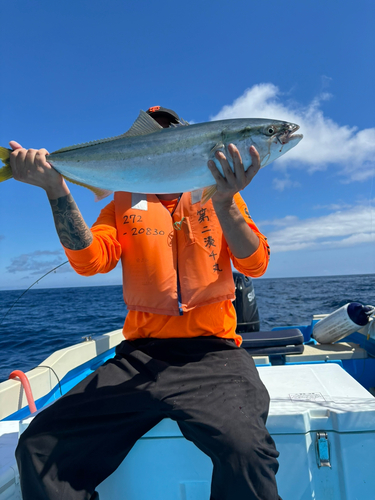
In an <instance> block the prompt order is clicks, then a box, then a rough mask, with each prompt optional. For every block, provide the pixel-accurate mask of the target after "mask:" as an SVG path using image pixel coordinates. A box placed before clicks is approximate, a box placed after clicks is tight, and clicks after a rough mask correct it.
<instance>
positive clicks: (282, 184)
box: [272, 174, 301, 191]
mask: <svg viewBox="0 0 375 500" xmlns="http://www.w3.org/2000/svg"><path fill="white" fill-rule="evenodd" d="M272 184H273V187H274V189H277V191H284V189H286V188H291V187H300V186H301V184H300V183H299V182H296V181H292V180H291V179H290V177H289V175H288V174H286V175H285V176H284V178H283V179H279V178H277V177H275V178H274V179H273V180H272Z"/></svg>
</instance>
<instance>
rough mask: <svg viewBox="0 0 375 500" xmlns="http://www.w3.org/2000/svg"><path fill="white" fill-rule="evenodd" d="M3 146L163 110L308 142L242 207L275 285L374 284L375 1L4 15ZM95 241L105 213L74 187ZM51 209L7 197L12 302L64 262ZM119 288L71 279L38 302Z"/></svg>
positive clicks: (67, 5) (6, 187) (8, 187)
mask: <svg viewBox="0 0 375 500" xmlns="http://www.w3.org/2000/svg"><path fill="white" fill-rule="evenodd" d="M0 15H1V18H2V19H7V20H9V21H11V22H6V23H2V36H1V41H0V53H1V62H2V76H1V79H0V145H1V146H4V147H7V145H8V142H9V141H10V140H16V141H18V142H19V143H21V144H22V145H23V146H24V147H26V148H41V147H45V148H46V149H47V150H48V151H50V152H52V151H54V150H56V149H59V148H61V147H65V146H70V145H72V144H77V143H81V142H86V141H91V140H96V139H101V138H103V137H111V136H116V135H119V134H121V133H123V132H125V131H126V130H128V129H129V128H130V126H131V125H132V123H133V121H134V120H135V118H136V117H137V116H138V113H139V110H140V109H143V110H145V109H147V108H148V107H150V106H155V105H161V106H164V107H167V108H171V109H174V110H176V112H177V113H178V114H179V115H180V116H182V117H183V118H184V119H185V120H187V121H190V122H194V123H198V122H207V121H210V120H219V119H227V118H245V117H246V118H274V119H278V120H287V121H292V122H295V123H297V124H299V125H300V127H301V130H300V131H301V133H303V135H304V139H303V140H302V141H301V143H300V144H299V145H298V146H297V147H296V148H294V149H293V150H292V151H291V152H289V153H288V154H286V155H285V156H284V157H282V158H280V159H278V160H277V161H275V162H274V163H273V164H271V165H269V166H267V167H266V168H264V169H262V170H261V171H260V172H259V173H258V174H257V176H256V177H255V178H254V180H253V181H252V182H251V184H250V185H249V186H248V187H247V188H246V189H245V190H244V191H243V192H242V195H243V197H244V199H245V201H246V203H247V205H248V207H249V211H250V214H251V216H252V217H253V219H254V221H255V222H256V224H257V225H258V226H259V228H260V230H261V231H262V232H263V233H264V234H265V235H266V236H267V237H268V241H269V243H270V247H271V260H270V264H269V268H268V270H267V272H266V274H265V276H264V277H265V278H282V277H299V276H327V275H345V274H368V273H375V182H374V177H375V122H374V117H375V97H374V84H375V61H374V54H375V30H374V19H375V2H374V1H373V0H356V1H354V0H353V1H352V0H337V1H336V0H314V1H310V0H304V1H296V0H290V1H288V2H280V1H279V0H277V1H276V0H268V1H267V2H265V1H256V2H255V1H250V0H246V1H242V0H230V1H229V0H228V1H226V0H215V1H212V0H207V1H205V2H203V1H202V0H199V1H196V0H189V2H180V1H176V0H174V1H169V0H165V1H164V0H159V1H157V2H156V1H151V0H149V1H146V0H137V1H130V0H129V1H125V0H122V1H119V0H106V1H105V2H103V1H97V0H90V1H88V0H74V2H73V1H72V0H65V1H64V2H50V1H48V0H34V1H33V2H29V1H27V0H13V1H12V2H2V3H1V7H0ZM70 188H71V192H72V194H73V196H74V198H75V200H76V202H77V204H78V206H79V208H80V210H81V212H82V215H83V217H84V219H85V220H86V222H87V223H88V224H89V225H91V224H92V223H93V222H94V221H95V220H96V217H97V215H98V214H99V211H100V210H101V208H103V207H104V206H105V205H106V203H108V201H109V199H108V198H107V199H106V200H103V201H101V202H95V201H94V197H93V195H92V193H91V192H89V191H88V190H86V189H84V188H82V187H79V186H75V185H70ZM65 260H66V259H65V255H64V252H63V251H62V248H61V245H60V243H59V240H58V237H57V235H56V232H55V229H54V224H53V218H52V215H51V210H50V207H49V202H48V199H47V197H46V194H45V193H44V192H43V191H42V190H41V189H40V188H36V187H34V186H29V185H26V184H22V183H20V182H17V181H15V180H13V179H12V180H9V181H6V182H4V183H2V184H0V289H3V290H5V289H26V288H28V287H29V286H30V285H31V284H32V283H33V282H35V281H37V280H38V279H40V278H41V277H42V276H43V275H44V274H45V273H47V272H48V271H50V270H51V269H53V268H54V267H55V266H58V265H59V264H61V263H63V262H64V261H65ZM120 283H121V270H120V267H119V266H117V268H116V269H115V270H114V271H112V272H111V273H109V274H107V275H99V276H95V277H91V278H84V277H80V276H78V275H76V274H75V273H74V271H72V269H71V268H70V267H69V265H68V264H66V265H64V266H62V267H61V268H59V269H58V270H57V271H56V272H53V273H50V274H49V275H48V276H46V277H45V278H43V280H41V281H40V282H39V284H38V285H36V286H39V287H43V288H46V287H60V286H90V285H111V284H120Z"/></svg>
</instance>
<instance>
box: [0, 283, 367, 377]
mask: <svg viewBox="0 0 375 500" xmlns="http://www.w3.org/2000/svg"><path fill="white" fill-rule="evenodd" d="M253 284H254V289H255V296H256V300H257V305H258V310H259V315H260V321H261V325H260V326H261V329H262V330H270V329H271V328H273V327H274V326H294V325H308V324H310V322H311V319H312V315H313V314H328V313H330V312H333V311H335V310H336V309H338V308H339V307H341V306H343V305H344V304H346V303H348V302H360V303H362V304H364V305H367V304H370V305H375V275H374V274H367V275H350V276H324V277H307V278H277V279H267V278H263V279H255V280H253ZM21 294H22V291H20V290H11V291H0V323H1V325H0V382H2V381H4V380H6V379H7V378H8V376H9V374H10V373H11V372H12V371H13V370H16V369H17V370H22V371H25V372H26V371H28V370H30V369H31V368H33V367H35V366H37V365H38V364H40V363H41V362H42V361H44V360H45V359H46V358H47V357H48V356H49V355H50V354H52V353H53V352H54V351H56V350H58V349H62V348H64V347H67V346H70V345H72V344H77V343H79V342H81V341H82V337H85V336H87V335H91V336H94V335H100V334H103V333H107V332H110V331H112V330H115V329H117V328H121V327H122V325H123V323H124V318H125V316H126V307H125V305H124V302H123V298H122V287H121V286H95V287H82V288H44V289H42V288H32V289H30V290H29V291H28V292H27V293H25V294H24V295H23V297H22V298H21V299H20V300H18V302H17V303H16V304H15V305H14V307H13V308H12V309H11V310H10V311H9V309H10V308H11V307H12V305H13V304H14V303H15V301H16V300H17V299H18V297H19V296H20V295H21ZM5 315H6V317H5V318H4V316H5Z"/></svg>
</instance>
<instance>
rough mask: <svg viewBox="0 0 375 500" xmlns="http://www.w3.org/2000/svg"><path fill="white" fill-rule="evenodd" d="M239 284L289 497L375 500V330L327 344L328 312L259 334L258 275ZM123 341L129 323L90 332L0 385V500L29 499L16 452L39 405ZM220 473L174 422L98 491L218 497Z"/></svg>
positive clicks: (130, 496) (198, 499)
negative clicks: (323, 326)
mask: <svg viewBox="0 0 375 500" xmlns="http://www.w3.org/2000/svg"><path fill="white" fill-rule="evenodd" d="M235 282H236V308H241V309H243V308H244V307H249V305H251V307H253V313H252V318H253V319H249V318H247V319H246V318H245V317H246V314H242V316H241V312H240V311H238V318H240V317H242V318H245V320H243V321H239V325H238V331H239V333H240V334H241V335H242V337H243V347H244V348H245V349H247V350H248V352H249V353H250V354H251V355H252V356H253V359H254V361H255V364H256V367H257V369H258V372H259V375H260V377H261V379H262V380H263V382H264V384H265V386H266V387H267V389H268V392H269V394H270V397H271V405H270V412H269V416H268V420H267V428H268V430H269V432H270V434H271V436H272V437H273V439H274V440H275V443H276V447H277V449H278V451H279V452H280V457H279V463H280V468H279V471H278V474H277V483H278V489H279V494H280V496H281V498H282V499H283V500H311V499H318V500H325V499H327V500H328V499H332V500H372V499H373V498H374V495H375V493H374V492H375V474H374V470H375V397H374V396H375V335H374V334H373V333H372V332H370V333H369V330H368V329H367V330H366V329H365V328H358V330H357V331H355V332H353V333H351V334H350V335H348V336H346V337H345V338H343V339H341V340H339V341H337V342H335V343H331V344H320V343H318V342H317V341H316V340H315V339H314V338H313V336H312V335H313V331H314V325H315V324H317V323H318V322H319V321H322V320H323V319H324V318H325V317H326V316H327V315H320V314H316V315H314V316H313V317H312V318H307V319H306V324H304V325H290V326H288V327H285V326H282V327H280V326H277V325H275V326H274V328H272V330H270V331H267V332H262V331H259V317H258V318H257V317H256V315H257V311H256V307H255V308H254V300H255V297H254V291H253V288H252V283H251V280H250V279H248V278H245V277H241V276H235ZM246 304H247V305H246ZM242 312H243V311H242ZM254 317H255V319H254ZM246 321H247V323H248V324H247V325H246ZM374 324H375V322H374ZM122 340H123V335H122V330H121V329H120V330H115V331H111V332H109V333H106V334H104V335H99V336H95V335H93V336H87V337H86V338H85V339H84V341H83V342H82V343H79V344H76V345H72V346H70V347H67V348H65V349H61V350H58V351H56V352H54V353H53V354H52V355H51V356H49V357H48V358H47V359H46V360H45V361H43V362H42V363H41V364H40V365H39V366H38V367H37V368H35V369H33V370H31V371H29V372H27V373H26V374H22V372H21V373H20V372H15V374H13V377H15V378H13V379H10V380H7V381H5V382H2V383H1V384H0V450H1V452H0V500H21V499H22V496H21V491H20V485H19V474H18V469H17V464H16V461H15V458H14V450H15V448H16V446H17V442H18V438H19V435H20V434H21V433H22V432H23V430H24V429H25V428H26V427H27V426H28V425H29V423H30V422H31V420H32V419H33V418H34V416H35V411H34V410H35V409H36V411H37V412H39V411H43V408H45V407H46V406H48V405H50V404H53V402H54V401H55V400H57V399H58V398H59V397H60V396H61V395H62V394H65V393H66V392H67V391H69V389H71V388H72V387H73V386H74V385H75V384H77V382H79V381H80V380H82V379H83V378H84V377H86V376H87V375H89V374H90V373H92V372H93V371H94V370H95V369H96V368H97V367H99V366H100V365H101V364H102V363H104V362H105V361H106V360H107V359H109V358H111V357H113V356H114V352H115V347H116V345H117V344H118V343H120V342H121V341H122ZM19 377H21V378H24V384H23V383H21V382H20V380H19ZM27 383H29V384H30V390H29V389H28V388H27ZM34 403H35V407H33V404H34ZM98 453H100V451H99V450H98ZM145 471H147V474H146V475H145ZM211 474H212V464H211V462H210V459H209V458H208V457H207V456H206V455H205V454H203V453H202V452H201V451H200V450H199V449H198V448H196V447H195V446H194V445H193V444H192V443H191V442H189V441H187V440H186V439H185V438H184V437H183V436H182V434H181V432H180V430H179V428H178V426H177V424H176V423H175V422H173V421H172V420H169V419H165V420H163V421H162V422H160V423H159V424H158V425H157V426H156V427H154V428H153V429H152V430H150V431H149V432H148V433H147V434H145V435H144V436H143V437H142V438H141V439H140V440H139V441H138V442H137V443H136V445H135V446H134V447H133V449H132V450H131V452H130V453H129V455H128V456H127V457H126V459H125V460H124V462H123V463H122V464H121V465H120V467H119V468H118V469H117V470H116V471H115V472H114V473H113V474H112V475H111V476H109V477H108V478H107V479H106V480H105V481H103V482H102V483H101V484H100V485H99V487H98V488H97V491H98V494H99V498H100V500H120V499H121V500H123V499H126V500H149V499H150V498H153V499H154V500H208V499H209V497H210V482H211Z"/></svg>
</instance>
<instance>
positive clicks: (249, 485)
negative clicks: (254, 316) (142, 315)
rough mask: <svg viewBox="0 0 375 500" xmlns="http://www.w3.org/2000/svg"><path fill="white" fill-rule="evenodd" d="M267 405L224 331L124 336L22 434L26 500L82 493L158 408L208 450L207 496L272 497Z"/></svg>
mask: <svg viewBox="0 0 375 500" xmlns="http://www.w3.org/2000/svg"><path fill="white" fill-rule="evenodd" d="M268 407H269V396H268V393H267V390H266V388H265V387H264V385H263V383H262V382H261V380H260V378H259V375H258V372H257V370H256V368H255V365H254V362H253V360H252V358H251V357H250V356H249V355H248V353H247V352H246V351H245V350H244V349H242V348H238V347H237V346H236V345H235V344H234V342H233V341H231V340H224V339H218V338H216V337H199V338H192V339H147V340H139V341H133V342H128V341H124V342H122V343H121V344H120V345H119V346H118V347H117V349H116V356H115V357H114V358H113V359H111V360H109V361H107V362H106V363H105V364H104V365H103V366H101V367H100V368H98V369H97V370H96V371H95V372H94V373H92V374H91V375H89V376H88V377H87V378H86V379H85V380H83V381H82V382H80V383H79V384H78V385H77V386H76V387H74V388H73V389H72V390H71V391H70V392H69V393H67V394H66V395H65V396H63V397H61V398H60V399H59V400H57V401H56V402H55V403H54V404H53V405H51V406H50V407H48V408H46V409H45V410H44V411H43V412H41V413H40V414H38V415H37V416H36V417H35V419H34V420H33V421H32V423H31V424H30V426H29V427H28V428H27V429H26V431H25V432H24V433H23V434H22V436H21V438H20V442H19V445H18V447H17V450H16V457H17V461H18V467H19V471H20V476H21V487H22V494H23V500H46V499H49V500H57V499H63V500H84V499H85V500H89V499H90V498H91V497H92V496H94V494H95V488H96V486H97V485H98V484H99V483H101V482H102V481H103V480H104V479H105V478H106V477H108V476H109V475H110V474H111V473H112V472H113V471H114V470H115V469H116V468H117V467H118V466H119V465H120V463H121V462H122V461H123V460H124V458H125V457H126V455H127V454H128V453H129V451H130V450H131V448H132V446H133V445H134V444H135V443H136V441H137V440H138V439H139V438H140V437H141V436H143V434H145V433H146V432H147V431H148V430H150V429H151V428H152V427H153V426H155V425H156V424H157V423H158V422H160V421H161V420H162V419H163V418H165V417H169V418H171V419H172V420H175V421H177V423H178V425H179V427H180V429H181V432H182V434H183V435H184V436H185V437H186V439H188V440H190V441H192V442H193V443H195V444H196V446H198V448H199V449H200V450H202V451H203V452H204V453H206V454H207V455H208V456H209V457H210V458H211V460H212V462H213V477H212V487H211V497H210V499H211V500H260V499H261V500H279V499H280V497H279V496H278V494H277V487H276V481H275V474H276V472H277V469H278V462H277V457H278V452H277V451H276V448H275V444H274V442H273V440H272V438H271V436H270V435H269V433H268V432H267V430H266V428H265V422H266V418H267V414H268ZM151 496H152V495H151ZM151 496H150V498H151ZM124 497H126V492H124Z"/></svg>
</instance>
